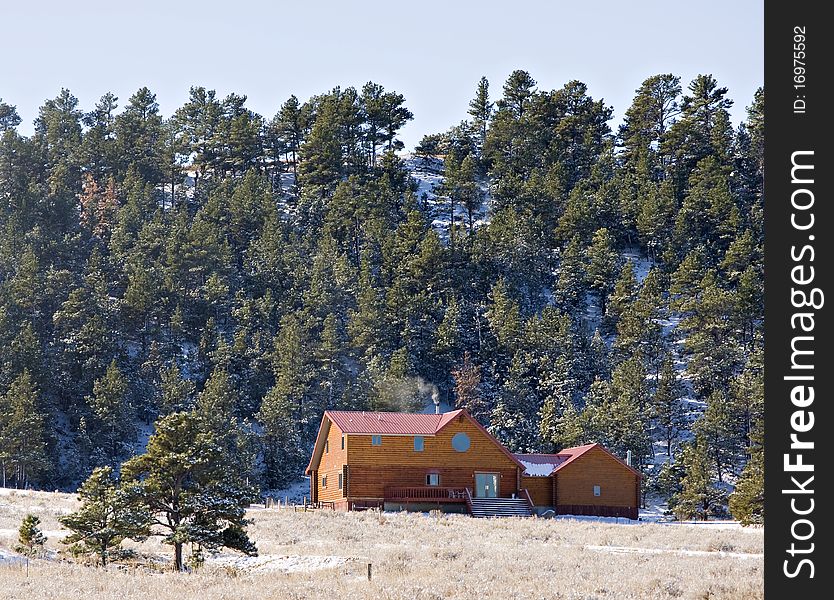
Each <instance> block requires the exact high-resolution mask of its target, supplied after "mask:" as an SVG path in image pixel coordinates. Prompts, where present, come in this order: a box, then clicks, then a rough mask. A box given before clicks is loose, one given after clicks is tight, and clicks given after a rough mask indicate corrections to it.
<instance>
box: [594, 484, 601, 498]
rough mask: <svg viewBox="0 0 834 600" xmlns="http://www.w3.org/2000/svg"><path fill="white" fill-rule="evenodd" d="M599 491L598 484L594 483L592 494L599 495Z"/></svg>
mask: <svg viewBox="0 0 834 600" xmlns="http://www.w3.org/2000/svg"><path fill="white" fill-rule="evenodd" d="M600 493H601V491H600V489H599V486H598V485H595V486H594V496H599V495H600Z"/></svg>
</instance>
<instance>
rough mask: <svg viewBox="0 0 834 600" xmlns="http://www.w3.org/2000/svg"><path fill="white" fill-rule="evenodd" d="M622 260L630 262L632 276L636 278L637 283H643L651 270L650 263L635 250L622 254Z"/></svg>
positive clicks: (627, 250)
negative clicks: (632, 267)
mask: <svg viewBox="0 0 834 600" xmlns="http://www.w3.org/2000/svg"><path fill="white" fill-rule="evenodd" d="M623 258H624V259H626V260H630V261H631V264H632V265H634V276H635V277H636V278H637V283H643V280H644V279H645V278H646V276H647V275H648V274H649V271H650V270H651V268H652V261H650V260H649V259H648V258H645V257H644V256H642V255H641V254H640V251H639V250H638V249H636V248H628V249H626V250H625V251H624V252H623Z"/></svg>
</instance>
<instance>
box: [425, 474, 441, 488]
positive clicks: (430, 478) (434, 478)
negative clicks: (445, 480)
mask: <svg viewBox="0 0 834 600" xmlns="http://www.w3.org/2000/svg"><path fill="white" fill-rule="evenodd" d="M426 485H440V473H426Z"/></svg>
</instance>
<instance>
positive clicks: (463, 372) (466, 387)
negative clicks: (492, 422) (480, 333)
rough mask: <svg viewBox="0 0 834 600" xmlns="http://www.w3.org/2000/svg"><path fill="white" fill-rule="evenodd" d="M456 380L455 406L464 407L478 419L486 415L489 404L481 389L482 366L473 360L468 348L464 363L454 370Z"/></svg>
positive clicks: (453, 375) (464, 354) (453, 376)
mask: <svg viewBox="0 0 834 600" xmlns="http://www.w3.org/2000/svg"><path fill="white" fill-rule="evenodd" d="M452 378H453V379H454V382H455V406H456V407H458V408H464V409H466V410H467V412H469V414H471V415H472V416H473V417H475V418H476V419H482V418H484V417H486V415H487V413H488V410H489V406H488V405H487V403H486V398H484V396H483V390H482V389H481V388H482V386H481V366H480V365H479V364H477V363H476V362H474V361H473V359H472V355H471V354H470V352H469V351H468V350H467V351H466V352H464V353H463V363H462V364H461V365H460V367H458V368H457V369H455V370H453V371H452Z"/></svg>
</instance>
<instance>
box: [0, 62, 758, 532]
mask: <svg viewBox="0 0 834 600" xmlns="http://www.w3.org/2000/svg"><path fill="white" fill-rule="evenodd" d="M635 83H636V82H635ZM749 100H750V105H749V109H748V119H747V121H745V122H744V123H743V124H742V125H741V126H740V127H739V128H738V129H737V130H734V129H733V128H732V127H731V125H730V121H729V117H728V112H727V109H728V108H729V107H730V106H731V104H732V100H730V98H729V91H728V90H727V89H726V88H723V87H720V85H719V83H718V82H717V81H716V80H715V79H714V78H713V77H712V76H709V75H700V76H698V77H696V78H695V79H694V80H693V81H692V82H690V83H689V85H688V86H687V87H686V88H684V87H683V86H682V85H681V82H680V79H679V78H678V77H676V76H674V75H672V74H663V75H654V76H651V77H649V78H647V79H646V80H645V81H644V82H643V83H642V84H641V85H640V86H639V87H638V88H637V90H636V92H635V96H634V100H633V103H632V105H631V106H630V107H629V109H628V110H627V111H626V113H625V118H624V120H623V125H622V126H621V127H620V128H619V129H618V130H617V131H612V130H611V127H610V125H609V123H610V121H611V117H612V109H611V107H609V106H607V105H606V104H605V103H604V102H603V101H600V100H596V99H594V98H592V97H591V96H590V95H589V94H588V91H587V87H586V86H585V85H584V84H583V83H582V82H580V81H570V82H567V83H566V84H565V85H564V86H562V87H561V88H558V89H554V90H544V89H538V88H537V83H536V82H535V80H534V79H533V78H532V76H531V75H530V74H529V73H527V72H525V71H521V70H518V71H514V72H513V73H512V74H511V75H510V77H509V78H508V80H507V81H506V82H505V83H504V85H503V88H502V89H501V92H500V94H498V95H495V94H492V95H491V93H490V88H489V82H488V81H486V80H485V79H483V80H482V81H481V82H480V84H479V85H478V87H477V89H476V94H475V97H474V98H473V100H472V102H471V103H470V105H469V107H468V110H467V107H461V114H462V116H465V120H464V121H462V122H461V123H460V124H459V125H456V126H454V127H451V128H450V129H449V130H448V131H445V132H434V133H427V135H426V136H425V137H424V138H423V140H422V141H421V143H420V144H419V145H418V147H417V148H415V149H414V151H413V153H406V152H405V150H406V149H405V148H403V145H402V143H401V142H400V141H399V140H398V137H397V136H398V132H399V131H400V129H401V128H402V127H403V125H404V124H405V123H407V122H408V121H409V120H410V119H411V118H412V113H411V112H410V110H409V109H408V108H407V99H406V98H404V97H403V96H402V95H401V94H399V93H397V92H394V91H388V90H385V89H384V88H383V87H382V86H380V85H378V84H374V83H368V84H366V85H365V86H363V87H362V88H361V89H354V88H344V89H343V88H339V87H337V88H334V89H332V90H330V91H328V92H325V93H322V94H320V95H316V96H313V97H311V98H309V99H307V100H304V101H302V100H299V99H298V98H296V97H295V96H292V97H290V98H289V99H287V100H286V101H284V102H283V103H282V104H280V106H278V105H276V110H277V112H276V114H275V115H274V116H273V117H271V118H265V117H264V116H261V115H258V114H256V113H254V112H253V111H251V110H250V109H248V108H247V107H246V97H245V96H241V95H237V94H230V95H229V96H227V97H226V98H223V99H221V98H218V97H217V96H216V93H215V92H214V91H212V90H207V89H205V88H202V87H194V88H192V89H191V93H190V97H189V101H188V102H187V103H186V104H184V105H183V106H181V107H180V108H178V109H177V110H176V111H175V112H174V114H172V115H162V114H160V112H159V107H158V105H157V103H156V98H155V96H154V94H153V92H152V91H151V90H150V89H148V88H142V89H140V90H138V91H137V92H136V93H135V94H134V95H133V96H131V97H130V98H129V99H128V100H127V102H125V103H124V106H122V107H120V106H119V103H118V99H117V98H115V97H114V96H113V95H112V94H105V96H103V97H102V99H101V100H100V102H99V103H97V104H96V105H95V106H94V107H90V108H88V109H85V110H82V108H81V107H79V105H78V100H77V99H76V98H75V97H74V96H73V95H72V94H71V92H70V91H68V90H62V91H61V92H60V94H59V95H58V96H57V97H56V98H54V99H51V100H48V101H47V102H46V103H45V104H44V105H43V106H42V107H41V109H40V113H39V117H38V119H37V121H36V123H35V125H36V127H35V133H34V134H33V135H31V136H24V135H21V134H20V133H19V132H18V130H17V126H18V125H19V121H20V119H19V118H17V114H16V112H15V108H14V107H12V106H9V105H6V104H2V106H0V108H2V111H0V112H2V114H3V115H5V117H4V119H3V121H2V128H3V129H2V131H1V133H2V137H0V224H2V227H0V357H2V358H0V408H2V411H0V414H2V415H4V416H3V418H2V420H0V467H2V469H1V470H2V481H1V482H0V485H2V486H9V487H20V488H40V489H50V490H52V489H63V490H73V489H75V488H76V487H77V486H78V484H79V483H80V482H81V481H83V480H84V479H85V478H86V477H87V476H88V475H89V474H90V473H91V472H92V470H93V469H94V468H95V467H96V466H102V465H112V466H114V467H116V469H118V468H119V465H121V463H122V462H123V461H124V460H125V459H127V458H129V457H130V456H132V455H134V454H136V453H140V452H142V449H143V447H144V445H145V443H146V441H147V439H148V437H149V436H150V435H151V433H152V432H153V430H154V425H153V424H154V422H155V421H156V420H157V419H158V418H160V417H162V416H164V415H168V414H170V413H188V414H189V415H192V416H193V417H194V418H195V419H196V421H197V422H201V423H203V424H204V426H205V427H206V428H214V430H215V431H220V430H222V433H223V436H224V439H225V440H226V443H227V444H228V448H229V452H230V453H232V454H234V455H235V456H234V458H235V460H236V461H237V464H239V465H240V469H241V476H242V477H243V479H245V480H246V481H247V482H248V483H251V484H253V485H255V486H256V487H257V488H258V490H259V491H261V492H267V491H269V490H277V489H281V488H284V487H286V486H288V485H291V484H292V483H293V481H294V480H296V479H297V478H298V476H299V474H300V473H301V471H302V470H303V467H304V465H305V464H306V461H307V459H308V457H309V449H310V445H311V443H312V440H313V438H314V436H315V431H316V428H317V426H318V423H319V421H320V418H321V414H322V411H323V410H325V409H327V408H336V409H366V410H422V409H424V407H425V405H426V403H427V402H429V401H430V397H431V394H432V393H433V392H434V391H436V392H437V393H438V395H439V397H440V400H441V401H442V403H443V405H444V406H447V407H464V408H466V409H468V410H469V412H470V413H471V414H473V415H474V416H475V417H476V418H478V419H479V420H480V421H481V422H482V423H483V424H484V425H485V426H487V427H488V428H489V430H490V432H491V433H493V434H495V435H496V436H497V437H498V438H499V439H500V441H501V442H502V443H503V444H505V445H506V446H507V447H508V448H510V449H511V450H512V451H516V452H552V451H556V450H558V449H559V448H563V447H567V446H573V445H578V444H582V443H585V442H591V441H597V442H600V443H602V444H604V445H605V446H606V447H608V448H610V449H611V450H612V451H613V452H614V453H615V454H617V455H618V456H625V455H626V453H627V452H629V451H630V452H631V453H632V456H633V457H634V464H635V466H636V467H637V468H639V469H640V470H641V471H643V472H644V473H645V474H646V475H647V477H646V478H645V479H644V481H645V484H646V489H645V490H644V491H645V493H646V495H647V496H651V497H656V498H657V500H658V501H659V502H666V501H668V503H669V508H670V509H671V510H673V511H674V512H675V513H676V514H678V515H679V516H684V517H688V516H693V517H694V516H697V517H702V518H705V517H714V516H726V515H727V514H728V509H729V508H732V509H733V514H734V515H736V516H738V517H739V518H742V519H744V520H745V521H751V522H757V521H759V520H761V513H762V507H761V497H760V494H759V493H758V491H759V490H760V488H761V472H760V469H759V468H758V465H759V464H760V462H761V447H762V446H761V444H762V440H763V437H762V383H761V382H762V363H761V356H762V349H763V337H762V319H763V299H762V291H763V268H762V253H763V243H764V238H763V226H762V158H763V155H762V135H763V116H762V115H763V105H764V95H763V92H761V91H760V92H759V93H757V95H756V97H755V98H753V99H749ZM209 423H211V426H209V425H208V424H209ZM232 449H233V450H232ZM740 481H741V482H744V484H745V485H743V486H741V489H743V490H744V493H743V494H736V495H734V496H733V497H732V499H731V498H730V496H729V493H730V492H732V490H733V489H734V486H735V485H736V484H738V483H739V482H740Z"/></svg>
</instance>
